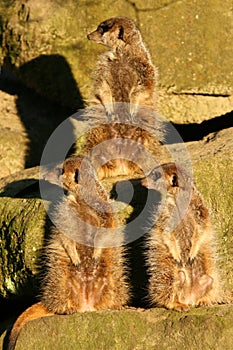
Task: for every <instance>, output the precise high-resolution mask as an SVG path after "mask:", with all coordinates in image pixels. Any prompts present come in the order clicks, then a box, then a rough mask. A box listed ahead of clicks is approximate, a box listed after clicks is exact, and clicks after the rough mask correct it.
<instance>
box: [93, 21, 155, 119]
mask: <svg viewBox="0 0 233 350" xmlns="http://www.w3.org/2000/svg"><path fill="white" fill-rule="evenodd" d="M87 37H88V39H89V40H92V41H95V42H97V43H98V44H103V45H105V46H107V47H108V48H109V51H107V52H105V53H104V54H103V55H102V56H101V57H100V60H99V61H98V63H97V69H96V72H95V74H94V87H93V90H94V96H95V99H96V101H97V102H101V103H102V105H104V107H105V109H106V113H107V116H108V118H109V119H110V120H111V119H113V116H115V120H119V119H120V120H121V117H122V113H126V114H128V115H129V119H133V118H134V116H135V114H136V113H137V109H138V107H139V106H144V107H147V108H150V109H153V110H155V109H157V101H156V87H157V81H158V73H157V69H156V68H155V67H154V65H153V64H152V61H151V57H150V53H149V51H148V50H147V49H146V47H145V44H144V43H143V40H142V36H141V33H140V31H139V29H138V28H137V26H136V25H135V23H134V22H133V21H132V20H131V19H129V18H126V17H113V18H110V19H108V20H106V21H104V22H102V23H100V24H99V25H98V27H97V29H96V30H95V31H93V32H92V33H90V34H88V36H87ZM124 104H125V106H124ZM128 107H129V109H130V110H129V111H127V108H128ZM127 112H128V113H127ZM125 117H126V116H124V118H125Z"/></svg>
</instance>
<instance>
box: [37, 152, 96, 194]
mask: <svg viewBox="0 0 233 350" xmlns="http://www.w3.org/2000/svg"><path fill="white" fill-rule="evenodd" d="M44 179H45V180H47V181H49V182H51V183H53V184H55V185H58V186H61V187H63V188H64V189H65V190H67V191H69V192H72V193H76V192H77V190H78V187H85V188H90V186H91V187H93V186H94V185H95V184H96V183H97V182H98V180H97V174H96V171H95V169H94V167H93V165H92V164H91V162H90V161H89V160H88V159H87V158H83V157H80V156H72V157H69V158H67V159H65V161H64V162H63V163H61V164H59V165H58V166H57V167H56V168H54V169H53V170H52V171H50V172H48V173H47V174H46V175H45V177H44Z"/></svg>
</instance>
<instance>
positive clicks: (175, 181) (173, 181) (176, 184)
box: [171, 174, 179, 187]
mask: <svg viewBox="0 0 233 350" xmlns="http://www.w3.org/2000/svg"><path fill="white" fill-rule="evenodd" d="M171 185H172V187H178V186H179V185H178V176H177V175H176V174H173V175H172V183H171Z"/></svg>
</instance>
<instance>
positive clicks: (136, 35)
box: [87, 17, 141, 49]
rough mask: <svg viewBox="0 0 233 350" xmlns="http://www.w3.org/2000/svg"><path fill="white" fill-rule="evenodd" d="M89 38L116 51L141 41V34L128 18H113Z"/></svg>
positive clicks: (101, 25) (103, 23) (99, 26)
mask: <svg viewBox="0 0 233 350" xmlns="http://www.w3.org/2000/svg"><path fill="white" fill-rule="evenodd" d="M87 38H88V39H89V40H93V41H95V42H97V43H98V44H103V45H105V46H108V47H110V48H111V49H116V48H120V47H124V46H125V45H126V44H127V45H131V44H135V43H137V42H138V41H139V40H141V34H140V32H139V29H138V28H137V26H136V25H135V23H134V22H133V21H132V20H131V19H129V18H126V17H113V18H110V19H108V20H106V21H104V22H102V23H100V24H99V25H98V27H97V29H96V30H95V31H94V32H92V33H90V34H88V36H87Z"/></svg>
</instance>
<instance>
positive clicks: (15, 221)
mask: <svg viewBox="0 0 233 350" xmlns="http://www.w3.org/2000/svg"><path fill="white" fill-rule="evenodd" d="M0 212H1V216H0V234H1V236H0V251H1V254H0V262H1V263H0V266H1V269H0V296H1V297H11V296H13V297H14V296H17V297H20V296H21V297H22V295H24V296H25V297H26V296H27V295H31V296H32V295H33V294H34V293H35V289H34V287H35V275H36V274H37V273H38V256H39V252H40V250H41V248H42V246H43V240H44V229H45V224H46V212H45V209H44V206H43V203H42V201H41V200H40V199H21V198H14V199H13V198H7V197H5V198H0Z"/></svg>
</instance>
